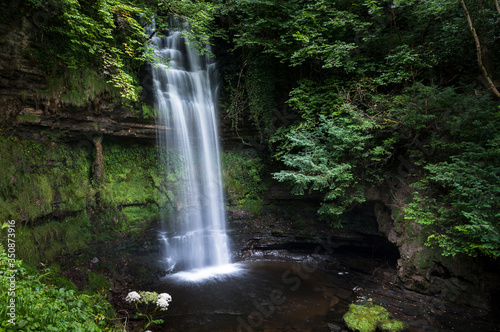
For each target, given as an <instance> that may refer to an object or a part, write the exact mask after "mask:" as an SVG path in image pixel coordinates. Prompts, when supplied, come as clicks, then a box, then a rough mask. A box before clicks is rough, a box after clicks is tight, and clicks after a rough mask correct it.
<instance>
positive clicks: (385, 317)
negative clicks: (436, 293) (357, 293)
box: [344, 302, 408, 332]
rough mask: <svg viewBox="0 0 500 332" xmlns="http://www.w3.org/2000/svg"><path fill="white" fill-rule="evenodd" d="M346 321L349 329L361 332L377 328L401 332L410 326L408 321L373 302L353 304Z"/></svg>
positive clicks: (371, 331)
mask: <svg viewBox="0 0 500 332" xmlns="http://www.w3.org/2000/svg"><path fill="white" fill-rule="evenodd" d="M344 321H345V323H346V324H347V327H348V328H349V329H351V330H353V331H359V332H373V331H375V330H377V328H378V329H379V330H380V331H387V332H400V331H404V330H406V329H407V328H408V324H407V323H405V322H402V321H399V320H396V319H394V318H393V317H392V315H391V313H390V312H388V311H387V310H386V309H385V308H384V307H381V306H379V305H376V304H373V303H371V302H366V303H363V304H351V305H350V306H349V311H348V312H347V313H346V314H345V315H344Z"/></svg>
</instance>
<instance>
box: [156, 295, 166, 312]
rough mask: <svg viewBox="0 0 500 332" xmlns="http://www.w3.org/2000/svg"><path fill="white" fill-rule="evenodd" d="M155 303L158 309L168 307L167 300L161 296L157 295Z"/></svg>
mask: <svg viewBox="0 0 500 332" xmlns="http://www.w3.org/2000/svg"><path fill="white" fill-rule="evenodd" d="M156 305H157V306H159V307H160V310H163V311H165V310H167V309H168V301H167V300H166V299H165V298H163V297H158V301H156Z"/></svg>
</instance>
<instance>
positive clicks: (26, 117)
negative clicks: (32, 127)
mask: <svg viewBox="0 0 500 332" xmlns="http://www.w3.org/2000/svg"><path fill="white" fill-rule="evenodd" d="M16 120H17V121H19V122H39V121H40V118H39V117H38V116H36V115H33V114H22V115H18V116H16Z"/></svg>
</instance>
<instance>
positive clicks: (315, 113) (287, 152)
mask: <svg viewBox="0 0 500 332" xmlns="http://www.w3.org/2000/svg"><path fill="white" fill-rule="evenodd" d="M318 90H322V91H324V93H323V94H319V93H318ZM290 103H292V105H294V106H295V107H296V108H297V109H298V110H299V112H300V114H301V117H302V119H303V121H301V122H299V123H298V124H297V125H292V126H290V127H288V128H287V129H286V130H282V131H281V132H278V134H277V135H275V137H274V140H275V141H277V142H282V144H281V146H280V148H279V149H278V153H277V154H276V157H278V158H279V159H280V160H282V161H283V163H284V164H285V165H286V166H288V168H289V169H287V170H282V171H280V172H277V173H274V178H275V179H277V180H278V181H282V182H289V183H292V184H293V189H292V192H293V193H295V194H298V195H303V194H304V193H305V191H306V190H308V191H309V192H311V191H321V192H325V196H324V203H323V205H322V207H321V209H320V210H319V213H320V214H325V215H327V216H334V217H335V216H336V217H338V216H340V215H341V214H342V213H343V211H344V210H345V209H346V208H347V207H349V206H351V205H352V204H354V203H359V202H363V201H364V192H363V191H364V186H365V185H366V184H367V183H369V181H376V180H377V179H378V177H377V175H379V174H377V168H378V167H379V165H380V164H382V163H383V162H384V161H385V160H386V159H387V157H388V156H389V155H390V151H389V150H388V148H387V147H385V146H384V145H382V146H373V144H372V143H371V142H370V141H371V140H373V139H374V136H373V134H372V132H373V131H374V130H375V129H378V128H379V127H380V126H379V125H378V124H377V123H376V122H375V121H373V120H372V119H370V118H369V117H366V116H364V115H363V113H362V112H360V111H359V110H357V109H356V108H355V106H354V105H350V104H348V103H343V102H342V101H341V100H339V97H338V96H337V95H336V94H335V93H334V90H333V89H331V87H329V89H328V88H326V89H325V88H324V87H318V86H315V85H314V84H313V83H311V82H303V84H302V85H301V86H300V88H297V89H296V90H294V91H293V92H292V98H291V99H290ZM329 220H330V221H331V222H332V224H334V225H336V226H339V223H338V222H339V221H340V219H339V218H334V219H329Z"/></svg>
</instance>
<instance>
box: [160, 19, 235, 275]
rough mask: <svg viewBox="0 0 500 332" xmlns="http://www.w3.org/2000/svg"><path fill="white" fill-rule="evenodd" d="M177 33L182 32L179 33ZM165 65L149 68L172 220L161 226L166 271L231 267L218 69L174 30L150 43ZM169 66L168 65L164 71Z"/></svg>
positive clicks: (164, 190) (213, 62)
mask: <svg viewBox="0 0 500 332" xmlns="http://www.w3.org/2000/svg"><path fill="white" fill-rule="evenodd" d="M177 30H178V29H177ZM152 42H153V44H154V47H155V52H156V54H157V56H158V57H160V59H162V60H163V61H162V62H163V64H158V65H154V66H152V69H151V70H152V78H153V90H154V99H155V107H156V109H157V110H158V115H157V118H156V119H157V125H158V127H159V128H160V129H158V132H157V139H158V144H159V146H160V151H161V153H160V158H159V159H160V166H161V167H164V169H163V177H164V179H163V183H164V184H163V186H162V188H163V189H162V191H163V193H164V194H165V195H166V196H167V202H166V204H167V205H169V206H170V207H171V210H172V211H173V215H169V216H167V217H165V218H164V222H163V224H164V225H165V226H164V231H163V232H162V233H161V240H162V241H163V243H164V262H165V263H166V265H167V269H168V270H169V271H179V270H181V271H185V270H192V269H200V268H206V267H215V266H223V265H224V264H228V263H229V262H230V259H229V249H228V240H227V235H226V229H225V222H226V220H225V219H226V218H225V212H224V199H223V192H222V179H221V171H220V159H219V144H218V127H217V118H216V110H217V102H216V89H217V87H218V77H217V74H216V63H215V61H214V60H213V59H212V58H211V57H210V56H209V55H200V54H199V53H198V52H196V50H195V49H194V48H192V47H190V46H189V45H188V44H187V42H186V40H185V39H184V38H182V36H181V32H180V31H176V29H173V30H171V31H170V32H169V33H168V35H167V36H165V37H156V36H155V37H153V38H152ZM166 63H168V65H167V64H166Z"/></svg>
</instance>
